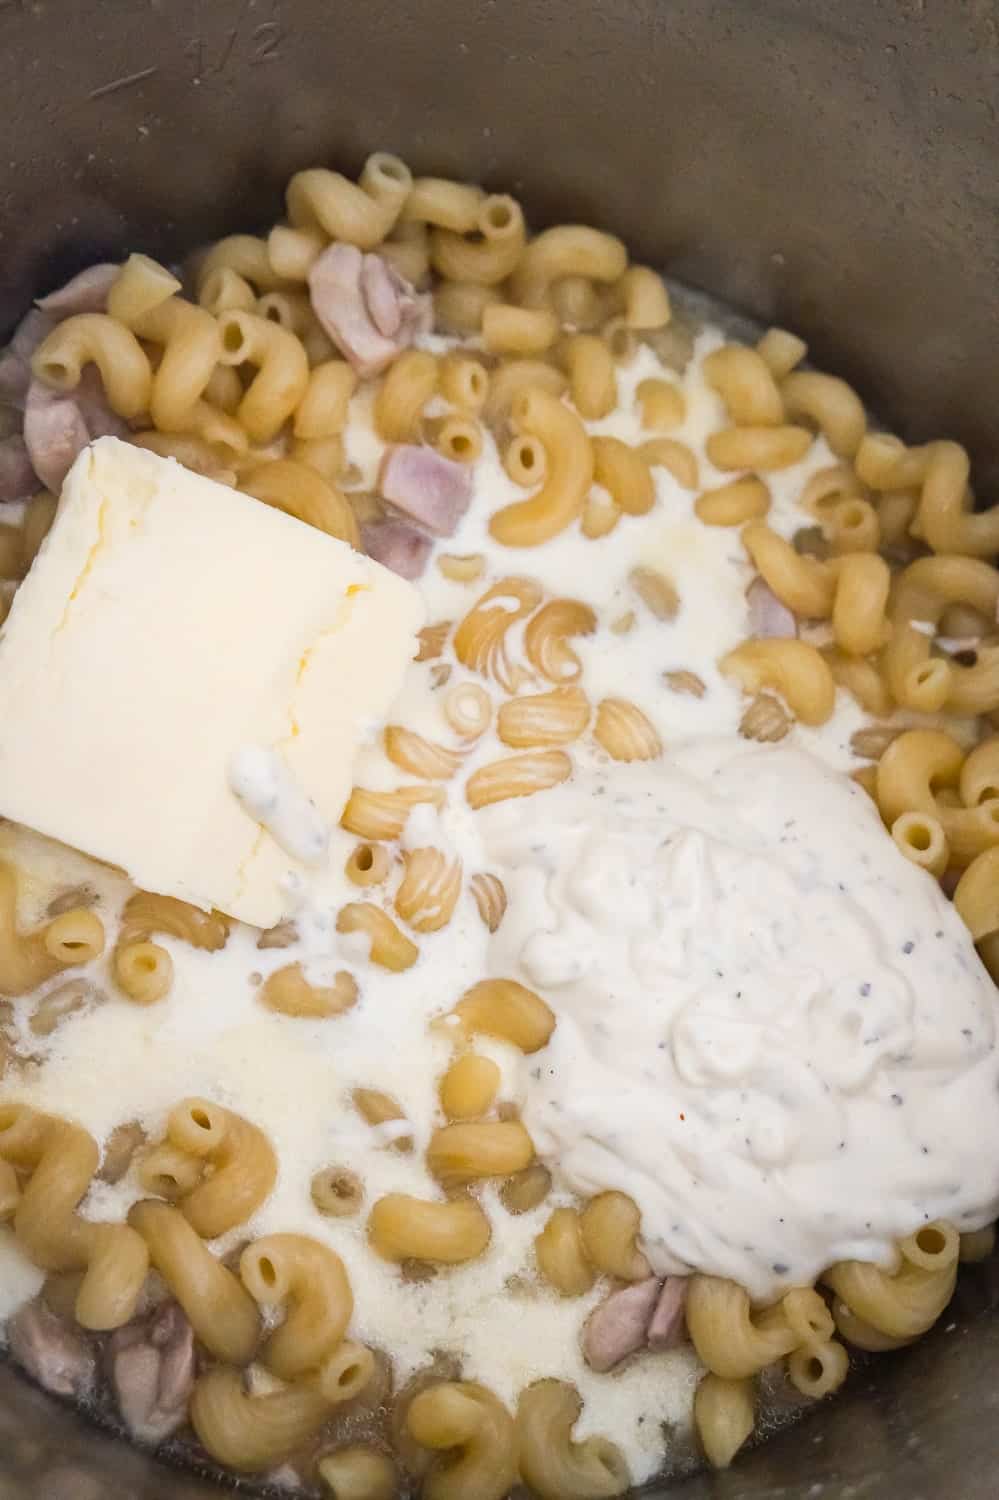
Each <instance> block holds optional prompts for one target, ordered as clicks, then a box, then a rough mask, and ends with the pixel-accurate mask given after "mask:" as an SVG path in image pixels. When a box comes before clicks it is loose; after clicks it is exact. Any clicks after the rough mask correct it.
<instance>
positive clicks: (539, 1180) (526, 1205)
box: [500, 1162, 552, 1214]
mask: <svg viewBox="0 0 999 1500" xmlns="http://www.w3.org/2000/svg"><path fill="white" fill-rule="evenodd" d="M551 1185H552V1174H551V1173H550V1172H549V1170H548V1168H547V1167H543V1166H542V1165H541V1163H540V1162H534V1163H533V1164H532V1165H531V1166H529V1167H525V1168H524V1169H523V1171H522V1172H514V1174H513V1176H512V1177H508V1178H507V1180H506V1182H504V1184H503V1186H502V1187H501V1188H500V1201H501V1202H502V1204H503V1207H504V1208H505V1209H506V1211H507V1213H508V1214H529V1213H530V1212H531V1210H532V1208H537V1206H538V1204H539V1203H543V1202H544V1200H545V1198H546V1197H547V1196H548V1193H549V1191H550V1189H551Z"/></svg>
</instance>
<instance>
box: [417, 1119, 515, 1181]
mask: <svg viewBox="0 0 999 1500" xmlns="http://www.w3.org/2000/svg"><path fill="white" fill-rule="evenodd" d="M533 1160H534V1146H533V1144H532V1142H531V1138H530V1136H529V1135H528V1133H527V1131H526V1130H525V1129H524V1127H523V1125H521V1123H520V1122H519V1120H495V1121H494V1120H487V1121H482V1122H478V1121H476V1122H472V1123H461V1124H457V1125H444V1126H441V1127H440V1128H439V1129H438V1130H435V1131H434V1133H433V1135H432V1136H431V1138H430V1144H429V1145H428V1146H427V1166H428V1167H429V1168H430V1170H431V1172H433V1174H434V1176H435V1177H437V1178H439V1179H440V1181H441V1182H443V1183H444V1184H445V1186H449V1187H450V1186H455V1185H460V1184H464V1183H467V1182H474V1181H475V1180H476V1179H478V1178H480V1177H509V1176H510V1175H511V1173H513V1172H521V1171H523V1169H524V1168H525V1167H528V1166H530V1164H531V1162H532V1161H533Z"/></svg>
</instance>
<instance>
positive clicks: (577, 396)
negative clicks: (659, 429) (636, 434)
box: [558, 283, 650, 425]
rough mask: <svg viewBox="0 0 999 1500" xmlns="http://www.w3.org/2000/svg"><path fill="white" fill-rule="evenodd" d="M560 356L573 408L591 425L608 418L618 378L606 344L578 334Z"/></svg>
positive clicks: (562, 347) (584, 334)
mask: <svg viewBox="0 0 999 1500" xmlns="http://www.w3.org/2000/svg"><path fill="white" fill-rule="evenodd" d="M562 284H564V283H562ZM558 353H559V360H560V363H561V364H562V366H563V368H564V369H565V372H566V374H567V376H568V377H569V395H570V397H571V400H572V404H573V406H574V407H575V408H576V410H577V411H578V412H579V415H580V416H581V417H585V418H586V420H587V421H589V422H592V421H597V420H599V419H600V418H601V417H606V416H607V415H608V413H609V412H612V411H613V410H614V408H615V406H616V405H617V374H616V372H615V369H614V360H613V357H612V356H611V352H610V350H609V349H608V347H607V345H606V343H605V342H604V340H603V339H601V338H597V337H595V336H594V335H593V334H587V333H577V334H574V335H573V336H572V337H571V338H568V339H566V340H565V342H564V344H563V345H561V347H560V349H559V351H558ZM643 410H644V408H643ZM646 425H650V424H648V423H646Z"/></svg>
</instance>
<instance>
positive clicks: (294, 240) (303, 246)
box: [267, 224, 327, 281]
mask: <svg viewBox="0 0 999 1500" xmlns="http://www.w3.org/2000/svg"><path fill="white" fill-rule="evenodd" d="M326 244H327V240H326V236H325V234H323V233H322V231H320V230H316V229H293V228H292V227H291V225H290V224H275V225H274V228H273V229H272V230H271V232H270V234H269V235H268V236H267V259H268V261H269V262H270V264H271V266H272V267H273V270H274V274H275V275H276V276H279V277H280V278H281V280H282V281H307V280H308V277H309V272H310V271H311V269H312V267H313V266H314V265H315V263H316V261H317V260H318V259H319V257H320V255H321V254H322V252H323V251H324V250H325V249H326Z"/></svg>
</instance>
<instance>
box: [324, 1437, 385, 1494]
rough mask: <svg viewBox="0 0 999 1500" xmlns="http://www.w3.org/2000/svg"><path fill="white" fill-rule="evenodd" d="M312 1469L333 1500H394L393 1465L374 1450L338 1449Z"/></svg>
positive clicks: (382, 1454) (357, 1448)
mask: <svg viewBox="0 0 999 1500" xmlns="http://www.w3.org/2000/svg"><path fill="white" fill-rule="evenodd" d="M316 1467H317V1469H318V1470H319V1474H320V1477H321V1478H322V1481H323V1483H324V1484H325V1485H326V1487H327V1489H328V1490H329V1491H330V1493H331V1495H332V1497H333V1500H395V1495H396V1493H397V1491H398V1476H397V1474H396V1471H395V1465H394V1464H393V1463H392V1460H391V1459H389V1458H386V1457H385V1454H384V1453H379V1452H378V1451H377V1450H376V1449H374V1448H362V1447H360V1446H350V1447H347V1448H338V1449H337V1450H336V1452H335V1453H327V1454H326V1455H325V1456H324V1457H323V1458H321V1459H320V1460H319V1462H318V1463H317V1465H316Z"/></svg>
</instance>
